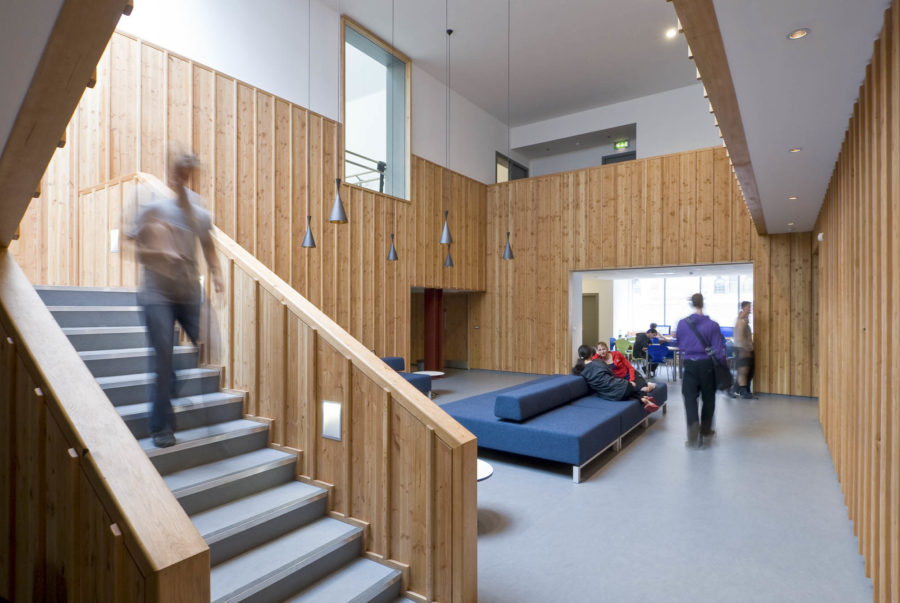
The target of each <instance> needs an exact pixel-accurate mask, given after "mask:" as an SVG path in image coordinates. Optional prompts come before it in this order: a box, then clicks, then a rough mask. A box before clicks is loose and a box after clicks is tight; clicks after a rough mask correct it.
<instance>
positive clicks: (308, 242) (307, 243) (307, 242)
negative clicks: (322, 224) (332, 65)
mask: <svg viewBox="0 0 900 603" xmlns="http://www.w3.org/2000/svg"><path fill="white" fill-rule="evenodd" d="M311 22H312V0H306V110H307V111H311V110H312V108H311V107H310V104H311V103H310V101H311V98H312V94H311V93H310V85H311V82H312V78H311V76H310V71H311V68H312V59H311V56H312V43H311V42H310V38H311V32H312V27H311V26H310V24H311ZM306 169H307V170H309V162H306ZM308 176H309V174H308V172H307V180H308ZM302 246H303V247H306V248H307V249H309V248H313V247H315V246H316V240H315V239H314V238H313V233H312V216H311V215H310V213H309V191H307V193H306V236H304V237H303V244H302Z"/></svg>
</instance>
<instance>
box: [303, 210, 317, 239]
mask: <svg viewBox="0 0 900 603" xmlns="http://www.w3.org/2000/svg"><path fill="white" fill-rule="evenodd" d="M311 220H312V216H306V236H305V237H303V247H315V246H316V240H315V239H314V238H313V234H312V226H310V221H311Z"/></svg>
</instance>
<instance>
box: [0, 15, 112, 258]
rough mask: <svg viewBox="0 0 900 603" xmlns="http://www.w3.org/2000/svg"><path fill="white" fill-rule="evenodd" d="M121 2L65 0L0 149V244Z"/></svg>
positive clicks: (54, 141) (72, 105)
mask: <svg viewBox="0 0 900 603" xmlns="http://www.w3.org/2000/svg"><path fill="white" fill-rule="evenodd" d="M125 5H126V2H125V0H65V2H64V3H63V6H62V9H61V10H60V11H59V16H58V17H57V19H56V23H55V24H54V26H53V30H52V31H51V32H50V38H49V40H48V41H47V45H46V46H45V47H44V54H43V55H42V56H41V61H40V63H39V64H38V66H37V69H36V70H35V72H34V77H33V78H32V79H31V84H30V85H29V87H28V91H27V92H26V93H25V99H24V100H23V101H22V106H21V107H20V108H19V113H18V115H17V116H16V121H15V123H14V124H13V127H12V130H11V131H10V134H9V139H8V140H7V141H6V147H5V148H4V149H3V152H2V154H0V247H6V246H8V245H9V242H10V240H12V237H13V235H14V233H15V231H16V227H17V226H18V224H19V222H20V221H21V220H22V216H23V215H24V214H25V210H26V209H27V208H28V203H29V202H30V201H31V194H32V193H33V192H34V191H35V190H36V189H37V187H38V183H39V182H40V180H41V176H43V174H44V170H45V169H46V168H47V164H48V163H50V158H51V157H52V156H53V152H54V151H55V150H56V148H57V144H58V143H59V133H60V132H62V131H64V130H65V129H66V125H67V124H68V123H69V119H70V118H71V117H72V113H73V112H74V111H75V107H76V106H77V105H78V101H79V99H80V98H81V95H82V93H83V92H84V86H85V82H87V81H88V80H89V79H90V77H91V72H92V71H93V70H94V67H95V66H96V65H97V61H98V60H99V59H100V55H102V54H103V50H104V48H106V44H107V42H109V38H110V37H111V36H112V34H113V31H114V30H115V28H116V23H118V21H119V17H120V16H121V15H122V12H123V10H124V9H125Z"/></svg>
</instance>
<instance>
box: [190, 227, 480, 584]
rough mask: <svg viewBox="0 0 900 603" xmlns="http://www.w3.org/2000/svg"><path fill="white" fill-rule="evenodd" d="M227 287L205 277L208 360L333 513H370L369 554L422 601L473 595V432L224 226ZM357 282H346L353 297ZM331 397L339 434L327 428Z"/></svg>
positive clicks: (220, 246) (359, 516) (221, 243)
mask: <svg viewBox="0 0 900 603" xmlns="http://www.w3.org/2000/svg"><path fill="white" fill-rule="evenodd" d="M214 238H215V244H216V249H217V253H218V254H219V261H220V264H221V266H222V272H223V280H224V281H225V283H224V284H225V290H224V292H223V293H222V294H216V293H215V292H214V291H211V290H212V287H211V284H210V283H209V282H208V279H207V291H208V294H209V296H210V297H209V299H210V304H209V305H208V309H209V311H208V313H207V317H208V321H207V325H208V332H209V334H210V335H209V337H208V339H209V344H208V345H206V346H205V349H204V359H205V361H206V362H207V363H211V364H216V365H221V366H222V367H224V375H225V378H224V379H225V383H226V385H227V386H228V387H232V388H235V389H241V390H246V391H247V392H248V395H247V397H246V402H245V404H246V412H247V414H249V415H253V416H257V417H266V418H270V419H272V420H273V422H272V430H271V434H272V435H271V437H272V443H273V444H275V445H278V446H283V447H286V448H290V449H295V450H298V451H302V457H301V462H300V463H299V465H298V470H299V472H300V477H301V478H302V479H307V480H310V481H312V482H315V483H317V484H319V485H324V486H326V487H328V488H329V489H330V490H331V492H332V496H331V498H330V504H331V513H332V515H334V516H339V517H344V518H347V519H352V520H357V521H359V522H363V523H364V524H365V526H366V544H365V548H366V551H367V555H369V556H371V557H373V558H377V559H380V560H385V561H388V562H389V563H391V562H392V563H396V564H397V565H398V566H400V567H404V568H408V571H407V572H405V579H406V583H405V587H404V588H405V590H406V591H408V593H409V592H411V593H414V594H418V595H421V596H422V597H424V599H425V600H429V601H430V600H441V601H474V600H475V598H476V596H477V590H476V584H477V582H476V571H477V564H476V538H477V511H476V489H475V488H476V482H475V458H476V455H477V445H476V440H475V438H474V436H472V435H471V434H470V433H469V432H468V431H466V430H465V429H464V428H462V427H461V426H460V425H459V424H458V423H456V421H454V420H453V419H451V418H450V417H449V416H448V415H446V414H445V413H444V412H443V411H442V410H440V409H439V408H438V407H437V406H436V405H435V404H434V403H433V402H431V400H429V399H428V398H426V397H425V396H424V395H422V394H421V393H420V392H419V391H418V390H416V389H415V388H414V387H412V386H411V385H410V384H409V383H408V382H407V381H406V380H405V379H403V378H402V377H400V376H399V375H397V374H396V373H395V372H394V371H392V370H390V369H388V368H387V366H386V365H385V364H384V363H383V362H382V361H381V360H380V359H379V358H377V357H376V356H375V355H374V354H373V353H372V352H370V351H369V350H367V349H366V348H365V347H364V346H363V345H362V344H361V343H360V342H359V341H357V340H356V339H354V338H352V337H351V336H350V335H349V334H348V333H347V332H346V331H344V329H342V328H341V327H340V326H338V325H337V323H335V322H334V321H333V320H331V319H330V318H328V317H327V316H326V315H325V314H324V313H323V312H322V311H320V310H319V309H318V308H316V307H315V306H314V305H313V304H311V303H310V302H309V301H308V300H306V299H305V298H303V297H302V296H301V295H300V294H299V293H297V292H296V291H295V290H294V289H292V288H291V287H290V285H288V284H287V283H286V282H284V281H283V280H281V279H280V278H278V276H277V275H276V274H275V273H274V272H272V271H271V270H269V269H268V268H266V267H265V266H264V265H263V264H262V263H261V262H260V261H259V260H257V259H256V258H254V257H253V256H252V255H250V253H248V252H247V251H246V250H244V249H243V248H242V247H240V246H239V245H237V243H235V242H234V241H233V240H231V239H230V238H228V237H227V236H226V235H224V234H223V233H222V232H221V231H219V230H218V229H216V232H215V236H214ZM349 293H350V292H349V291H342V292H338V294H339V295H349ZM324 400H330V401H336V402H340V404H341V440H340V441H337V440H331V439H327V438H324V437H322V421H321V408H322V402H323V401H324Z"/></svg>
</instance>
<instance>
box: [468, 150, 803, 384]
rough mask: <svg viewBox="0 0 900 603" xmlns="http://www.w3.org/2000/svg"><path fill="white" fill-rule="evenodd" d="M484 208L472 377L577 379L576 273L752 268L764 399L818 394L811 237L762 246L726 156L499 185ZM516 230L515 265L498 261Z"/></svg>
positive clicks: (666, 159) (675, 158) (671, 159)
mask: <svg viewBox="0 0 900 603" xmlns="http://www.w3.org/2000/svg"><path fill="white" fill-rule="evenodd" d="M507 190H508V191H509V195H510V198H509V200H508V201H507ZM487 199H488V213H487V215H488V234H487V241H488V249H487V253H486V255H487V275H488V282H487V292H486V293H485V294H484V295H477V296H473V302H472V303H471V304H470V317H469V322H470V327H472V330H470V333H471V334H472V335H471V339H472V341H471V348H472V350H473V352H472V354H471V360H472V366H473V368H489V369H501V370H512V371H522V372H532V373H555V372H566V371H568V369H569V367H570V365H571V364H572V363H573V362H574V361H573V359H571V358H569V354H570V347H571V346H570V342H569V339H568V277H569V273H570V271H572V270H602V269H607V268H627V267H643V266H660V265H690V264H697V263H733V262H751V261H755V262H756V263H755V269H754V273H755V277H754V282H755V283H756V291H755V295H754V297H755V300H756V304H755V310H754V312H755V329H756V338H757V346H758V348H759V352H758V359H759V360H758V362H759V364H758V370H757V383H758V387H759V390H760V391H764V392H771V393H781V394H791V395H801V396H809V395H811V394H812V373H813V362H814V356H813V352H814V350H813V349H812V347H811V343H810V337H811V335H810V333H811V331H812V328H813V325H812V320H813V318H812V311H811V310H812V294H811V291H810V287H811V284H810V283H811V273H810V271H811V257H812V256H811V238H810V237H811V235H810V233H800V234H785V235H775V236H762V237H760V236H757V234H756V232H755V229H754V227H753V223H752V222H751V220H750V215H749V212H748V211H747V208H746V206H745V204H744V201H743V197H742V196H741V194H740V190H739V189H738V187H737V185H736V182H735V180H734V176H733V174H732V172H731V168H730V166H729V164H728V159H727V157H726V155H725V150H724V149H722V148H709V149H701V150H698V151H688V152H685V153H678V154H675V155H667V156H663V157H652V158H649V159H643V160H638V161H630V162H627V163H621V164H615V165H610V166H601V167H595V168H590V169H586V170H578V171H575V172H564V173H561V174H553V175H550V176H542V177H539V178H532V179H528V180H519V181H516V182H515V183H513V184H512V185H506V184H498V185H493V186H489V187H488V196H487ZM507 206H508V207H509V210H508V211H507ZM507 230H510V231H511V232H512V234H511V240H512V246H513V251H514V252H515V256H516V259H515V260H514V261H512V262H507V261H504V260H501V259H500V256H501V253H502V250H503V244H504V243H505V240H506V231H507ZM736 315H737V311H735V316H736ZM476 325H477V326H478V328H477V329H474V327H475V326H476ZM786 367H793V368H792V370H787V369H786Z"/></svg>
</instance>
